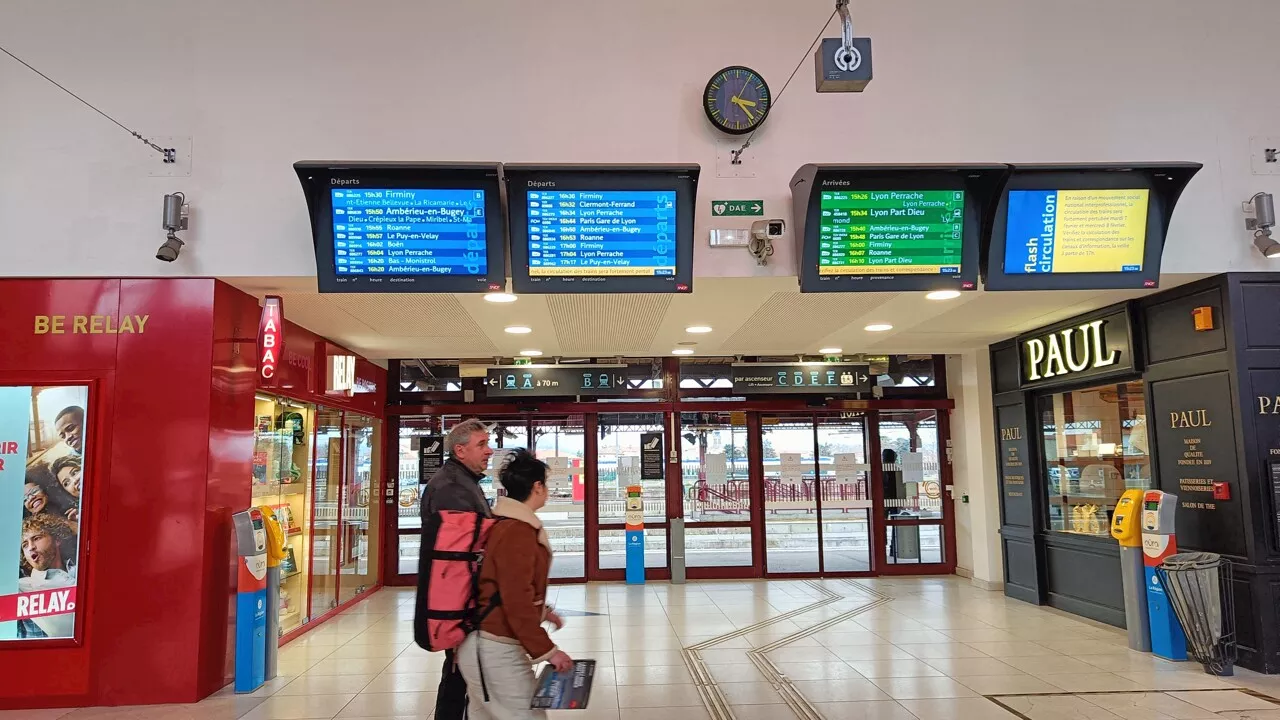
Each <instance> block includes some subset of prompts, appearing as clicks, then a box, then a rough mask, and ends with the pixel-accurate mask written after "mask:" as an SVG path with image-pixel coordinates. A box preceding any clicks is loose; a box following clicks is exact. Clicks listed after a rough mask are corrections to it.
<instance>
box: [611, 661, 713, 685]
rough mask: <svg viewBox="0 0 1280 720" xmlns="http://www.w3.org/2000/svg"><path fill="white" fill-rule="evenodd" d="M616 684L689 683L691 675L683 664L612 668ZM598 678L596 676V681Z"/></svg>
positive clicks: (691, 682) (690, 682) (691, 678)
mask: <svg viewBox="0 0 1280 720" xmlns="http://www.w3.org/2000/svg"><path fill="white" fill-rule="evenodd" d="M612 676H613V681H614V683H615V684H617V685H691V684H693V676H692V675H690V674H689V668H688V667H686V666H684V665H641V666H638V667H620V668H614V669H613V670H612ZM598 681H599V678H597V682H598Z"/></svg>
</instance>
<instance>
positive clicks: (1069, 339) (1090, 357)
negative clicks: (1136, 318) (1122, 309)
mask: <svg viewBox="0 0 1280 720" xmlns="http://www.w3.org/2000/svg"><path fill="white" fill-rule="evenodd" d="M1018 349H1019V354H1020V355H1021V362H1022V372H1021V380H1022V385H1023V386H1027V385H1038V384H1043V383H1048V382H1061V381H1063V380H1067V379H1069V378H1074V377H1088V376H1090V375H1101V374H1105V373H1110V372H1115V371H1122V370H1128V369H1131V368H1132V367H1133V357H1132V352H1131V350H1130V347H1129V332H1128V324H1127V318H1126V317H1125V316H1124V315H1123V314H1116V315H1110V316H1108V317H1104V318H1099V319H1097V320H1091V321H1088V322H1083V323H1079V324H1076V325H1070V326H1068V327H1060V328H1058V329H1055V330H1051V331H1049V332H1039V333H1036V334H1034V335H1031V336H1029V337H1023V338H1022V339H1020V340H1019V341H1018Z"/></svg>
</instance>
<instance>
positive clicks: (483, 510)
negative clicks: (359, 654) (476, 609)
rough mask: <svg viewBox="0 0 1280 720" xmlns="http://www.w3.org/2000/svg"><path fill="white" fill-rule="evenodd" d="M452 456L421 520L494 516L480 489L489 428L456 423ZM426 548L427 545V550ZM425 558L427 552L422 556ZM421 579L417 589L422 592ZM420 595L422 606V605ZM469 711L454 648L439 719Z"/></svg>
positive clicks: (448, 443)
mask: <svg viewBox="0 0 1280 720" xmlns="http://www.w3.org/2000/svg"><path fill="white" fill-rule="evenodd" d="M444 449H445V452H447V453H448V454H449V459H448V460H446V461H445V463H444V465H442V466H441V467H440V469H439V470H437V471H436V474H435V475H433V476H431V479H430V480H429V481H428V482H427V491H426V492H425V493H423V495H422V511H421V512H422V520H423V522H424V524H425V522H426V520H427V518H429V517H431V515H432V514H433V513H437V512H440V511H441V510H460V511H462V512H473V513H477V514H479V515H483V516H485V517H492V515H493V514H492V512H491V511H490V509H489V501H488V500H486V499H485V496H484V491H483V490H481V489H480V481H481V480H482V479H484V471H485V469H486V468H488V466H489V458H490V457H491V456H492V455H493V448H491V447H489V429H488V428H486V427H485V426H484V423H482V422H480V421H479V420H475V419H471V420H463V421H462V422H460V423H458V424H457V425H454V426H453V428H452V429H451V430H449V434H448V435H447V436H446V437H445V439H444ZM425 550H426V548H424V552H425ZM423 557H424V558H425V557H426V555H423ZM422 587H423V583H422V579H421V578H420V579H419V583H418V592H419V593H421V592H422ZM421 600H422V599H421V598H419V605H420V606H421V605H422V602H421ZM466 714H467V682H466V680H464V679H463V677H462V673H461V672H459V671H458V667H457V664H456V663H455V662H454V659H453V651H452V650H446V651H445V654H444V671H443V672H442V673H441V675H440V687H439V689H438V692H437V693H436V713H435V715H434V716H433V717H435V718H437V720H463V718H465V717H466Z"/></svg>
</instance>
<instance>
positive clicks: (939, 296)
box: [925, 290, 960, 300]
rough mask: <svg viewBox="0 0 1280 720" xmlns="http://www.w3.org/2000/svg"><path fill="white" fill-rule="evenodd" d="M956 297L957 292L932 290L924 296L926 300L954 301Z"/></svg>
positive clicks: (958, 295)
mask: <svg viewBox="0 0 1280 720" xmlns="http://www.w3.org/2000/svg"><path fill="white" fill-rule="evenodd" d="M958 297H960V291H959V290H934V291H933V292H931V293H929V294H928V295H925V299H927V300H955V299H956V298H958Z"/></svg>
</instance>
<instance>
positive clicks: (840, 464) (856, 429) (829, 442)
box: [815, 413, 873, 573]
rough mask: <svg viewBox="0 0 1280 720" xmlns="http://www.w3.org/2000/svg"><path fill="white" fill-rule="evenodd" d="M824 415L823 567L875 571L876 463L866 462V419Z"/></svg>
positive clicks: (820, 429)
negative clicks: (873, 494) (873, 467)
mask: <svg viewBox="0 0 1280 720" xmlns="http://www.w3.org/2000/svg"><path fill="white" fill-rule="evenodd" d="M850 415H851V413H842V414H841V415H840V416H839V417H834V416H819V417H818V418H817V421H816V424H815V427H816V430H817V443H818V472H819V473H820V474H821V487H822V492H821V493H820V494H819V499H820V501H821V510H820V511H819V514H820V516H821V518H822V571H823V572H824V573H852V572H857V573H865V572H871V570H872V561H871V547H872V543H871V534H872V533H871V509H872V504H873V501H872V497H871V465H869V464H868V463H867V432H866V417H865V416H861V415H854V416H853V417H850Z"/></svg>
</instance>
